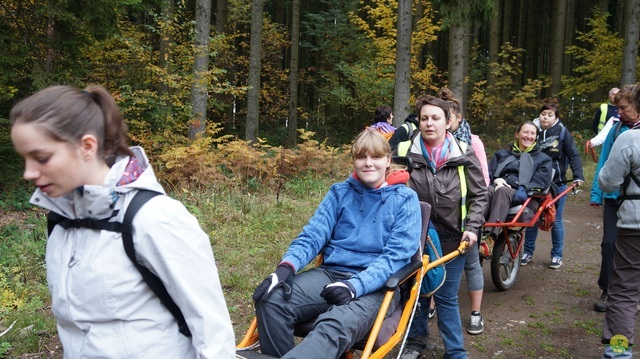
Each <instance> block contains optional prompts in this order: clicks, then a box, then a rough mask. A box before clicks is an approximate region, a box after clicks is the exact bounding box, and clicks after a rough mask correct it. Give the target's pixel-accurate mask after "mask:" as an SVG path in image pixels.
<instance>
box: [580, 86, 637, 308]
mask: <svg viewBox="0 0 640 359" xmlns="http://www.w3.org/2000/svg"><path fill="white" fill-rule="evenodd" d="M634 86H636V85H633V86H631V85H627V86H623V87H622V89H621V90H620V91H619V92H618V93H617V94H616V96H615V102H616V104H617V105H622V106H623V108H620V106H618V114H619V117H620V121H618V122H617V123H616V124H615V125H614V126H613V127H612V128H611V130H610V131H609V134H608V135H607V138H606V139H605V141H604V144H602V149H601V151H600V158H599V159H598V165H597V167H596V172H595V174H594V177H593V182H592V184H591V198H590V200H589V204H590V205H591V207H593V208H596V209H601V210H602V212H603V217H602V241H601V243H600V248H601V250H600V256H601V261H600V273H599V275H598V282H597V284H598V287H599V288H600V290H601V294H600V297H599V298H598V300H596V302H595V303H594V304H593V310H594V311H596V312H606V311H607V298H608V294H607V288H608V287H609V283H610V278H611V273H612V271H613V258H614V256H615V252H616V246H615V243H616V238H617V236H618V227H617V226H616V222H617V220H618V214H617V212H618V206H617V203H616V200H617V198H618V196H619V195H620V192H619V191H618V190H617V189H614V190H612V191H610V192H608V191H603V190H602V189H601V188H600V185H599V183H598V176H599V174H600V170H601V169H602V167H603V166H604V164H605V163H606V161H607V160H608V158H609V155H610V154H611V153H612V152H611V148H612V147H613V144H614V143H615V141H616V140H617V138H618V136H620V135H621V134H622V133H624V132H626V131H627V130H629V129H630V128H632V127H634V126H635V125H636V122H635V121H634V119H633V118H632V117H630V114H629V113H628V112H629V111H630V110H631V107H630V103H631V102H632V101H633V99H632V94H633V90H634V88H635V87H634ZM631 115H633V114H631Z"/></svg>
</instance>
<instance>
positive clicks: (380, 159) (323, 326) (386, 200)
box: [253, 130, 422, 359]
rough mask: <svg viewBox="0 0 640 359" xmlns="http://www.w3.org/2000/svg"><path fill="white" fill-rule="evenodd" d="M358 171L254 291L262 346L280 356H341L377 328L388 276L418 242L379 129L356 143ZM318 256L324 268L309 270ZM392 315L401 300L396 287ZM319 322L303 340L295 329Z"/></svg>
mask: <svg viewBox="0 0 640 359" xmlns="http://www.w3.org/2000/svg"><path fill="white" fill-rule="evenodd" d="M351 158H352V160H353V173H352V174H351V176H349V178H347V179H346V181H344V182H339V183H336V184H334V185H332V186H331V188H330V189H329V192H328V193H327V194H326V196H325V197H324V199H323V200H322V202H321V203H320V205H319V206H318V209H317V210H316V212H315V213H314V214H313V216H312V217H311V219H310V220H309V223H308V224H307V225H306V226H305V227H304V228H303V229H302V232H300V234H299V235H298V237H297V238H296V239H294V240H293V242H291V245H290V246H289V248H288V249H287V251H286V252H285V254H284V256H283V257H282V260H281V261H280V263H278V265H277V267H276V269H275V271H274V272H273V273H271V274H269V275H268V276H267V278H265V280H264V281H263V282H262V283H260V284H259V285H258V286H257V287H256V289H255V291H254V293H253V300H254V302H255V306H256V318H257V322H258V333H259V335H260V350H261V352H262V353H263V354H267V355H271V356H275V357H278V358H291V359H293V358H305V359H314V358H317V359H328V358H339V357H341V355H343V354H344V351H345V350H347V349H349V348H351V347H352V346H353V345H354V344H356V343H357V342H359V341H360V340H362V339H363V338H365V336H366V335H367V333H368V332H369V331H370V330H371V328H372V327H373V324H374V322H375V319H376V316H377V315H378V309H379V307H380V305H381V304H382V300H383V297H384V294H385V290H384V289H383V287H384V285H385V282H386V281H387V279H389V277H390V276H391V275H392V274H393V273H395V272H396V271H398V270H399V269H401V268H403V267H404V266H405V265H406V264H408V263H409V262H410V260H411V257H412V256H413V255H414V254H415V253H416V251H417V250H418V248H419V245H420V232H421V229H422V216H421V211H420V204H419V202H418V196H417V195H416V193H415V192H414V191H413V190H411V189H409V188H408V187H407V186H406V185H405V183H406V181H407V180H408V179H409V174H408V173H407V171H406V166H405V167H402V168H397V167H396V166H395V165H392V164H391V148H390V147H389V143H388V142H387V140H386V139H385V138H384V137H383V136H382V135H380V134H379V133H378V132H377V131H372V130H365V131H363V132H361V133H360V134H359V135H358V136H357V137H356V140H355V142H354V143H353V145H352V147H351ZM319 254H322V255H323V262H322V264H321V265H320V266H319V267H315V268H312V269H309V270H306V271H303V269H304V268H305V267H306V266H307V265H308V264H309V263H311V261H312V260H314V259H315V258H316V256H318V255H319ZM393 298H394V299H393V300H392V301H391V302H392V303H391V306H390V308H389V311H388V313H392V312H393V310H394V309H395V308H396V306H397V305H398V303H399V301H400V291H399V290H397V291H396V293H395V295H394V297H393ZM310 320H315V322H314V325H313V330H312V331H311V332H309V334H308V335H307V336H306V337H305V338H304V340H302V342H301V343H300V344H298V345H295V341H294V326H295V325H296V324H298V323H303V322H307V321H310Z"/></svg>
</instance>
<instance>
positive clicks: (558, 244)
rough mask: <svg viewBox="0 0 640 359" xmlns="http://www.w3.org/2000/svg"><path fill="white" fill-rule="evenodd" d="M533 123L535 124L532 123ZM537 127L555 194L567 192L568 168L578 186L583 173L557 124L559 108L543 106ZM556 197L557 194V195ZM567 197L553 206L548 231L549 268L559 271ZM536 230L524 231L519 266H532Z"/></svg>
mask: <svg viewBox="0 0 640 359" xmlns="http://www.w3.org/2000/svg"><path fill="white" fill-rule="evenodd" d="M534 123H536V121H535V120H534ZM536 125H537V126H538V128H539V129H540V131H539V132H538V144H540V148H541V149H542V152H544V153H546V154H547V155H548V156H549V157H551V160H552V161H553V170H554V174H553V182H554V183H555V185H556V186H557V193H560V192H562V191H564V190H565V189H567V185H566V183H567V182H568V181H567V168H568V167H569V166H571V172H572V173H573V182H574V183H575V184H577V185H578V186H579V185H581V184H582V183H583V182H584V175H583V173H582V160H581V159H580V154H579V153H578V149H577V148H576V145H575V143H574V142H573V138H572V137H571V133H569V130H567V129H566V128H565V127H564V125H563V124H562V122H561V121H560V111H559V109H558V105H557V104H555V103H552V102H549V103H546V104H544V105H543V106H542V108H540V118H539V120H538V121H537V123H536ZM557 193H556V194H557ZM566 201H567V198H566V197H562V198H560V199H559V200H558V201H557V202H556V221H555V222H554V224H553V229H552V230H551V243H552V248H551V262H550V263H549V268H551V269H558V268H560V267H561V266H562V252H563V249H564V223H563V222H562V213H563V212H564V205H565V202H566ZM537 236H538V227H536V226H533V227H529V228H527V232H526V234H525V238H526V240H525V243H524V253H523V254H522V260H521V261H520V264H521V265H527V264H528V263H529V262H531V259H532V257H533V251H534V250H535V248H536V237H537Z"/></svg>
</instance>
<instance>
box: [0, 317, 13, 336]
mask: <svg viewBox="0 0 640 359" xmlns="http://www.w3.org/2000/svg"><path fill="white" fill-rule="evenodd" d="M14 325H16V321H15V320H14V321H13V323H11V325H10V326H9V328H7V330H5V331H4V332H2V333H0V337H2V336H3V335H5V334H7V333H9V331H10V330H11V328H13V326H14Z"/></svg>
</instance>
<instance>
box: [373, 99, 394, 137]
mask: <svg viewBox="0 0 640 359" xmlns="http://www.w3.org/2000/svg"><path fill="white" fill-rule="evenodd" d="M392 122H393V112H392V111H391V107H389V106H380V107H378V108H376V112H375V114H374V116H373V124H372V125H371V126H370V127H371V128H372V129H374V130H376V131H378V132H380V134H381V135H382V136H384V138H385V139H386V140H389V139H390V138H391V136H393V133H394V132H395V131H396V128H395V127H393V126H392V125H391V123H392Z"/></svg>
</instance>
